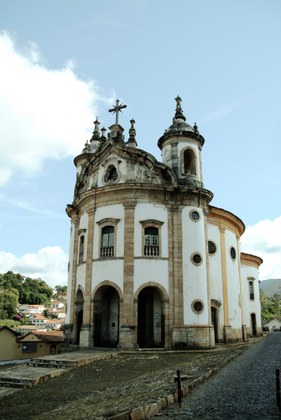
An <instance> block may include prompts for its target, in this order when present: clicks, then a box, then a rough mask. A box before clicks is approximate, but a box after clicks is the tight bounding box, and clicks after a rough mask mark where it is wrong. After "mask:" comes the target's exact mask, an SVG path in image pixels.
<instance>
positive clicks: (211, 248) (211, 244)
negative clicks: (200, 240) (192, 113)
mask: <svg viewBox="0 0 281 420" xmlns="http://www.w3.org/2000/svg"><path fill="white" fill-rule="evenodd" d="M216 250H217V247H216V244H215V243H214V242H212V241H208V251H209V254H215V253H216Z"/></svg>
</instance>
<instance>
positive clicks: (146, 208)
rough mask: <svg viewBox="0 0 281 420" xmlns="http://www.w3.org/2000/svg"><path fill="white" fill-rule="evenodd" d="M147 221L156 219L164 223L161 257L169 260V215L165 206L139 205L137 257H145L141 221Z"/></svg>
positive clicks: (137, 210) (136, 237)
mask: <svg viewBox="0 0 281 420" xmlns="http://www.w3.org/2000/svg"><path fill="white" fill-rule="evenodd" d="M147 219H155V220H158V221H160V222H164V223H163V225H162V226H161V229H160V231H161V232H160V234H161V238H160V241H161V257H162V258H168V215H167V209H166V207H165V206H162V205H156V204H150V203H138V204H137V205H136V208H135V251H134V253H135V256H136V257H142V256H143V249H142V247H143V238H142V225H141V223H140V221H142V220H147Z"/></svg>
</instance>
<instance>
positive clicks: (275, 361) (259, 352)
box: [153, 332, 281, 420]
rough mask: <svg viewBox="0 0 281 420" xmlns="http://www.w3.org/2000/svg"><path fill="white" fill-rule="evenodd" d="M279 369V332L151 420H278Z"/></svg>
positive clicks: (252, 348)
mask: <svg viewBox="0 0 281 420" xmlns="http://www.w3.org/2000/svg"><path fill="white" fill-rule="evenodd" d="M280 368H281V332H275V333H271V334H269V335H268V336H267V337H266V338H265V339H264V340H262V341H260V342H259V343H257V344H256V345H255V346H253V347H250V348H248V349H247V350H246V351H245V352H244V353H243V354H242V355H241V356H240V357H238V358H236V359H235V360H233V361H231V362H230V363H229V364H227V365H226V366H225V367H224V368H223V369H221V370H220V371H219V372H218V373H217V374H216V375H215V376H213V377H212V378H210V379H209V380H208V381H207V382H205V383H204V384H202V385H200V386H199V387H197V388H196V389H194V390H193V391H192V392H191V393H190V394H187V395H186V396H185V397H183V400H182V404H181V407H178V405H177V404H174V405H171V406H170V407H168V408H167V409H165V410H164V411H162V412H160V413H159V414H158V415H156V416H154V417H153V419H154V420H156V419H157V420H160V419H161V420H171V419H172V420H183V419H184V420H185V419H206V420H207V419H216V420H222V419H223V420H224V419H225V420H229V419H236V420H247V419H252V420H254V419H263V420H266V419H277V418H279V419H280V418H281V413H279V411H278V408H277V405H276V395H275V370H276V369H280Z"/></svg>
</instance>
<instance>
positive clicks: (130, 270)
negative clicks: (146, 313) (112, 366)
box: [119, 202, 137, 349]
mask: <svg viewBox="0 0 281 420" xmlns="http://www.w3.org/2000/svg"><path fill="white" fill-rule="evenodd" d="M124 210H125V212H124V271H123V273H124V274H123V300H122V301H121V302H120V329H119V347H120V348H127V349H130V348H135V347H136V345H137V336H136V318H135V302H134V221H135V203H134V202H133V203H130V202H128V203H125V204H124Z"/></svg>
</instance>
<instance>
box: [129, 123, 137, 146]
mask: <svg viewBox="0 0 281 420" xmlns="http://www.w3.org/2000/svg"><path fill="white" fill-rule="evenodd" d="M130 123H131V127H130V129H129V140H128V145H129V146H131V147H136V146H137V142H136V129H135V120H134V119H133V118H132V119H131V120H130Z"/></svg>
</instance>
